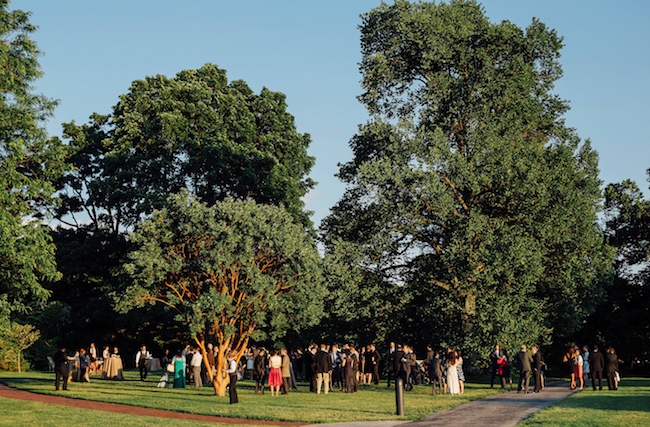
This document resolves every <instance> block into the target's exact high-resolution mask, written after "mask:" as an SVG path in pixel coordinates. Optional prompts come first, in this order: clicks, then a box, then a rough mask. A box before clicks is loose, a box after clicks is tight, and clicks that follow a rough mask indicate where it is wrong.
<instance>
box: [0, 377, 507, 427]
mask: <svg viewBox="0 0 650 427" xmlns="http://www.w3.org/2000/svg"><path fill="white" fill-rule="evenodd" d="M152 377H155V379H151V380H147V381H145V382H141V381H139V373H138V372H137V371H125V379H126V381H111V380H99V379H96V377H93V378H91V381H92V382H91V383H70V384H69V391H67V392H63V391H59V392H57V391H55V390H54V375H53V374H51V373H27V374H25V373H23V374H16V373H4V372H3V373H0V381H2V382H4V383H6V384H8V385H10V386H12V387H16V388H19V389H23V390H27V391H31V392H35V393H41V394H52V395H59V396H66V397H71V398H77V399H86V400H94V401H101V402H112V403H124V404H128V405H134V406H142V407H147V408H157V409H168V410H173V411H179V412H189V413H195V414H204V415H214V416H224V417H236V418H248V419H260V420H281V421H297V422H305V423H333V422H344V421H345V422H352V421H378V420H406V419H418V418H422V417H424V416H427V415H429V414H431V413H433V412H437V411H441V410H445V409H449V408H452V407H454V406H457V405H460V404H463V403H466V402H468V401H471V400H477V399H482V398H485V397H488V396H492V395H494V394H498V393H500V392H501V390H500V389H496V388H495V389H490V388H487V387H488V386H487V385H486V384H482V383H467V384H466V387H465V394H464V395H463V396H450V395H444V396H438V395H436V396H431V389H430V387H429V386H424V385H423V386H416V387H415V388H414V390H413V391H411V392H407V393H405V405H404V406H405V413H406V416H404V417H398V416H396V415H395V393H394V391H393V389H392V388H391V389H388V388H387V387H386V385H385V384H386V383H385V382H384V383H383V385H379V386H360V387H361V389H360V391H359V392H358V393H354V394H346V393H342V392H339V391H333V392H330V393H329V394H328V395H324V394H321V395H317V394H315V393H309V391H308V390H309V388H308V386H307V385H306V384H302V385H300V386H299V391H295V392H292V393H289V394H288V395H284V396H277V397H272V396H271V395H270V393H268V391H267V392H266V393H265V394H264V395H255V394H254V385H253V383H252V382H251V381H241V382H238V383H237V391H238V394H239V402H240V403H239V404H237V405H230V404H229V401H228V397H217V396H215V395H214V390H213V389H212V388H211V387H203V388H201V389H195V388H187V389H173V388H166V389H160V388H156V384H157V379H158V376H157V375H156V374H153V375H152Z"/></svg>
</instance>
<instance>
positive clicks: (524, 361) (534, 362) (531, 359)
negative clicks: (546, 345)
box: [490, 344, 546, 393]
mask: <svg viewBox="0 0 650 427" xmlns="http://www.w3.org/2000/svg"><path fill="white" fill-rule="evenodd" d="M530 350H531V351H530V353H529V352H528V351H527V348H526V345H523V344H522V345H521V348H520V351H519V353H517V356H516V359H515V360H510V359H509V357H508V352H507V351H506V350H505V349H502V348H501V347H500V346H499V344H496V345H495V346H494V350H492V352H491V353H490V362H491V365H492V374H491V378H490V388H492V387H494V383H495V379H496V377H497V375H498V377H499V379H500V382H501V388H506V385H508V384H510V389H512V367H513V363H515V362H516V363H517V367H518V368H519V382H518V385H517V393H522V392H523V393H530V392H531V391H530V390H529V386H530V379H531V377H533V379H534V382H535V387H534V389H533V392H535V393H539V392H540V391H542V389H543V388H544V376H545V372H546V362H545V361H544V358H543V356H542V352H541V351H540V350H539V348H538V347H537V346H534V345H533V346H531V348H530Z"/></svg>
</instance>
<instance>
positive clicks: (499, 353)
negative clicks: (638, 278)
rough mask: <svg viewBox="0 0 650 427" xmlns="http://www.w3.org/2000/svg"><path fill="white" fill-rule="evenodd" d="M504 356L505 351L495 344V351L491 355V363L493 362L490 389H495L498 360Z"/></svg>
mask: <svg viewBox="0 0 650 427" xmlns="http://www.w3.org/2000/svg"><path fill="white" fill-rule="evenodd" d="M502 356H503V351H501V349H500V348H499V344H495V346H494V350H493V351H492V353H490V361H491V362H492V376H491V377H490V388H492V387H494V379H495V378H496V376H497V359H498V358H500V357H502Z"/></svg>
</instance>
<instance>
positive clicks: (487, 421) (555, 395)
mask: <svg viewBox="0 0 650 427" xmlns="http://www.w3.org/2000/svg"><path fill="white" fill-rule="evenodd" d="M572 393H574V392H572V391H570V390H569V387H568V386H567V384H566V383H564V382H558V383H554V384H549V385H547V386H546V388H545V389H544V390H542V392H541V393H531V394H518V393H517V392H516V391H510V392H508V393H502V394H497V395H495V396H491V397H488V398H486V399H481V400H474V401H472V402H468V403H465V404H463V405H460V406H456V407H455V408H452V409H449V410H446V411H441V412H436V413H434V414H431V415H429V416H428V417H425V418H422V419H420V420H417V421H375V422H354V423H336V424H327V427H394V426H400V427H436V426H445V427H449V426H490V427H512V426H515V425H517V424H518V423H519V422H521V421H523V420H525V419H526V418H528V417H530V416H531V415H533V414H534V413H535V412H537V411H539V410H541V409H544V408H546V407H547V406H550V405H552V404H554V403H556V402H559V401H560V400H563V399H565V398H567V397H568V396H570V395H571V394H572ZM316 426H320V427H322V426H323V424H312V425H310V426H308V427H316Z"/></svg>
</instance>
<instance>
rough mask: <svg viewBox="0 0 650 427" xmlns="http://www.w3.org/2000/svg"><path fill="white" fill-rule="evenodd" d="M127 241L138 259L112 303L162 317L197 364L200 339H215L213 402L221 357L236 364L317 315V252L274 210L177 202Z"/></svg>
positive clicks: (220, 387)
mask: <svg viewBox="0 0 650 427" xmlns="http://www.w3.org/2000/svg"><path fill="white" fill-rule="evenodd" d="M131 240H132V241H133V243H134V244H135V245H137V249H135V250H134V251H132V252H130V254H129V255H128V259H129V261H128V262H127V263H126V265H125V267H124V268H125V271H126V272H127V273H128V275H129V277H130V279H131V280H132V282H133V285H132V286H129V287H128V288H127V289H126V290H125V291H124V293H120V294H118V295H117V299H118V301H119V304H120V306H121V307H122V309H124V310H129V309H131V308H132V307H136V306H142V305H145V304H155V303H160V304H163V305H164V306H166V307H168V308H169V309H170V310H171V311H172V312H173V313H175V315H176V320H177V321H178V322H179V323H180V324H182V325H186V326H187V327H188V328H189V330H190V332H191V335H192V337H193V338H194V339H195V341H196V343H197V345H199V347H200V348H201V349H202V350H203V354H204V357H205V346H206V339H207V338H208V337H211V336H214V337H215V338H216V342H217V346H218V357H217V365H216V369H217V372H216V375H217V381H216V382H215V390H216V391H217V393H218V394H220V395H223V394H224V393H225V385H226V382H227V376H226V375H225V374H224V373H223V370H222V368H224V367H225V364H226V358H225V356H226V352H227V351H228V350H229V349H232V350H234V351H236V352H237V358H239V357H240V356H241V355H242V354H243V352H244V350H245V349H246V348H247V345H248V342H249V340H250V339H261V338H264V335H265V334H264V332H265V331H266V332H267V333H268V334H269V335H270V337H271V338H278V337H281V336H282V335H283V334H284V333H285V332H286V331H287V330H288V328H290V327H291V328H292V329H294V330H299V329H300V328H301V327H304V326H308V325H312V324H314V323H315V322H316V321H317V320H318V319H319V318H320V316H321V314H322V300H323V290H324V288H323V284H322V283H323V280H322V277H321V271H320V258H319V255H318V252H317V250H316V248H315V246H314V244H313V242H312V241H311V238H310V237H309V235H308V234H307V233H306V232H305V231H304V230H303V229H302V228H301V227H300V226H298V225H296V224H295V223H294V222H293V218H292V216H291V215H290V214H289V213H287V212H286V211H285V210H284V209H283V208H281V207H276V206H271V205H261V204H257V203H255V202H253V201H247V202H246V201H238V200H234V199H230V198H228V199H226V200H224V201H222V202H217V203H216V204H214V205H212V206H208V205H207V204H204V203H201V202H199V201H198V200H196V199H195V198H192V197H190V196H189V194H188V193H187V192H183V193H181V194H179V195H173V196H170V198H169V199H168V206H167V207H166V208H164V209H162V210H160V211H156V212H154V214H153V216H152V218H151V219H149V220H147V221H145V222H144V223H142V224H141V225H139V226H138V227H137V229H136V231H135V233H133V235H132V236H131ZM206 362H207V361H206ZM206 366H208V364H207V363H206Z"/></svg>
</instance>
